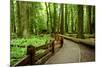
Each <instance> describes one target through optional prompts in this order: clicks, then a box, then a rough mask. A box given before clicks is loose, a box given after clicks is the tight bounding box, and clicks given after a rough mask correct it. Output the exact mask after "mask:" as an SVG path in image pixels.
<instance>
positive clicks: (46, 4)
mask: <svg viewBox="0 0 100 67" xmlns="http://www.w3.org/2000/svg"><path fill="white" fill-rule="evenodd" d="M45 6H46V12H47V31H48V32H49V25H48V23H49V12H48V3H45Z"/></svg>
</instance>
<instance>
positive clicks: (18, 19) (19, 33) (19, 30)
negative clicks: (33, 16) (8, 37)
mask: <svg viewBox="0 0 100 67" xmlns="http://www.w3.org/2000/svg"><path fill="white" fill-rule="evenodd" d="M16 3H17V37H22V27H21V15H20V9H21V8H20V6H21V3H20V2H19V1H17V2H16Z"/></svg>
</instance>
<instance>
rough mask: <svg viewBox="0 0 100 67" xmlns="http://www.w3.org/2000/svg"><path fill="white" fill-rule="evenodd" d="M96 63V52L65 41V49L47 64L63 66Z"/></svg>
mask: <svg viewBox="0 0 100 67" xmlns="http://www.w3.org/2000/svg"><path fill="white" fill-rule="evenodd" d="M82 61H83V62H88V61H95V50H94V49H93V48H90V47H86V46H84V45H81V44H77V43H74V42H72V41H70V40H65V39H64V45H63V47H62V48H61V49H60V50H59V51H58V52H56V53H55V54H54V55H53V56H52V57H51V58H50V59H49V60H48V61H47V62H46V63H45V64H62V63H77V62H82Z"/></svg>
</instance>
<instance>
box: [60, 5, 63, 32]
mask: <svg viewBox="0 0 100 67" xmlns="http://www.w3.org/2000/svg"><path fill="white" fill-rule="evenodd" d="M60 33H61V34H64V4H61V26H60Z"/></svg>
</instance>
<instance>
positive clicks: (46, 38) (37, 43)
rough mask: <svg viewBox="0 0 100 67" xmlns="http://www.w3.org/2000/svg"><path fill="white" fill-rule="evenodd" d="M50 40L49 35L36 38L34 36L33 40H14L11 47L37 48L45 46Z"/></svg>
mask: <svg viewBox="0 0 100 67" xmlns="http://www.w3.org/2000/svg"><path fill="white" fill-rule="evenodd" d="M49 40H50V36H49V35H44V36H39V35H37V36H35V35H33V36H32V37H31V38H29V39H25V38H17V39H12V40H11V42H10V44H11V45H21V46H22V45H23V46H28V45H30V44H31V45H33V46H35V47H38V46H41V45H44V44H45V42H46V41H49Z"/></svg>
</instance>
